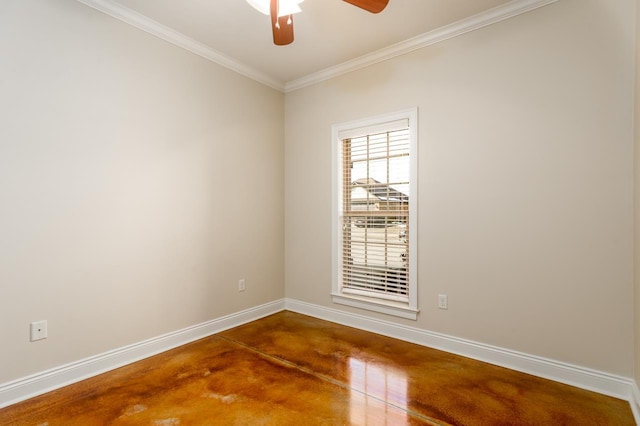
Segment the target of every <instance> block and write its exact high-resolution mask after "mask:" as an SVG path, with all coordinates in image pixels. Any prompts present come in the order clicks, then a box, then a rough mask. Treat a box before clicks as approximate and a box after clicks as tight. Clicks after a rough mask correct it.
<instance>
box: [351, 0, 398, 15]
mask: <svg viewBox="0 0 640 426" xmlns="http://www.w3.org/2000/svg"><path fill="white" fill-rule="evenodd" d="M344 1H346V2H347V3H351V4H352V5H354V6H358V7H359V8H360V9H364V10H366V11H368V12H371V13H380V12H382V10H383V9H384V8H385V7H387V4H389V0H344Z"/></svg>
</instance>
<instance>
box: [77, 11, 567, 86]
mask: <svg viewBox="0 0 640 426" xmlns="http://www.w3.org/2000/svg"><path fill="white" fill-rule="evenodd" d="M77 1H79V2H80V3H83V4H85V5H87V6H89V7H92V8H94V9H96V10H99V11H100V12H103V13H105V14H107V15H109V16H112V17H113V18H116V19H118V20H120V21H122V22H125V23H127V24H129V25H132V26H134V27H136V28H138V29H140V30H142V31H145V32H147V33H149V34H152V35H154V36H156V37H158V38H160V39H162V40H165V41H167V42H169V43H171V44H173V45H175V46H178V47H181V48H183V49H186V50H188V51H190V52H192V53H194V54H196V55H198V56H201V57H203V58H205V59H208V60H210V61H212V62H215V63H216V64H218V65H221V66H223V67H225V68H228V69H230V70H232V71H235V72H237V73H238V74H241V75H243V76H245V77H248V78H250V79H252V80H255V81H257V82H259V83H262V84H264V85H266V86H269V87H271V88H273V89H276V90H279V91H281V92H284V93H288V92H292V91H294V90H298V89H302V88H304V87H307V86H311V85H313V84H316V83H320V82H322V81H326V80H329V79H332V78H335V77H338V76H341V75H343V74H347V73H349V72H352V71H356V70H359V69H362V68H365V67H368V66H370V65H374V64H377V63H379V62H383V61H386V60H389V59H392V58H395V57H397V56H401V55H404V54H407V53H410V52H413V51H414V50H418V49H421V48H423V47H426V46H430V45H432V44H436V43H439V42H441V41H445V40H448V39H450V38H453V37H457V36H459V35H462V34H465V33H468V32H471V31H475V30H477V29H480V28H483V27H486V26H488V25H492V24H495V23H497V22H500V21H504V20H505V19H509V18H512V17H514V16H517V15H520V14H522V13H526V12H529V11H531V10H534V9H537V8H540V7H543V6H546V5H548V4H551V3H555V2H556V1H558V0H513V1H511V2H509V3H507V4H505V5H502V6H498V7H496V8H493V9H490V10H488V11H485V12H482V13H479V14H477V15H474V16H471V17H469V18H466V19H462V20H460V21H458V22H454V23H453V24H450V25H447V26H444V27H442V28H438V29H436V30H433V31H429V32H427V33H424V34H421V35H419V36H416V37H413V38H410V39H408V40H405V41H402V42H400V43H396V44H394V45H391V46H388V47H385V48H383V49H380V50H377V51H375V52H372V53H369V54H366V55H363V56H360V57H358V58H355V59H353V60H350V61H347V62H344V63H342V64H338V65H336V66H333V67H329V68H326V69H324V70H321V71H318V72H315V73H312V74H309V75H307V76H304V77H301V78H298V79H296V80H291V81H288V82H286V83H284V84H283V83H282V82H280V81H278V80H276V79H274V78H272V77H270V76H269V75H267V74H265V73H263V72H260V71H258V70H256V69H254V68H252V67H249V66H247V65H245V64H243V63H241V62H239V61H237V60H235V59H233V58H231V57H229V56H227V55H224V54H222V53H221V52H218V51H217V50H215V49H212V48H211V47H209V46H207V45H205V44H204V43H200V42H199V41H196V40H194V39H192V38H190V37H187V36H186V35H184V34H182V33H180V32H178V31H176V30H173V29H171V28H169V27H167V26H164V25H162V24H160V23H159V22H156V21H154V20H153V19H150V18H148V17H146V16H144V15H142V14H140V13H138V12H136V11H134V10H131V9H129V8H127V7H125V6H122V5H121V4H119V3H116V2H115V1H114V0H77Z"/></svg>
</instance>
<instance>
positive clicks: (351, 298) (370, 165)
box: [332, 109, 418, 319]
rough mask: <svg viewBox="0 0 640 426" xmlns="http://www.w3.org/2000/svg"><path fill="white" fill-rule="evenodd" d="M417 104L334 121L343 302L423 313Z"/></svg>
mask: <svg viewBox="0 0 640 426" xmlns="http://www.w3.org/2000/svg"><path fill="white" fill-rule="evenodd" d="M416 127H417V110H416V109H412V110H407V111H401V112H398V113H394V114H388V115H385V116H380V117H374V118H370V119H365V120H360V121H355V122H350V123H344V124H337V125H334V126H333V132H332V133H333V157H334V162H333V165H334V167H333V177H334V184H333V186H334V188H333V262H334V263H333V289H332V297H333V301H334V302H336V303H341V304H346V305H350V306H355V307H359V308H364V309H369V310H373V311H378V312H383V313H387V314H391V315H396V316H400V317H403V318H410V319H416V317H417V312H418V310H417V291H416V290H417V283H416V272H415V271H416V265H415V263H416V262H415V260H414V259H415V258H416V243H415V240H416V217H417V215H416V207H417V203H416V202H415V200H416V196H415V195H416V194H417V152H416V151H417V128H416Z"/></svg>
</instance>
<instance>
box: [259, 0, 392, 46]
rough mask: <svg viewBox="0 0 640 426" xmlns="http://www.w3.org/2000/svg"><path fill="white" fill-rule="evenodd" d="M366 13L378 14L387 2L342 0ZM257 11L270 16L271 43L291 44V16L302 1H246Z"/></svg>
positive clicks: (382, 0) (384, 0) (386, 0)
mask: <svg viewBox="0 0 640 426" xmlns="http://www.w3.org/2000/svg"><path fill="white" fill-rule="evenodd" d="M344 1H346V2H347V3H351V4H352V5H354V6H357V7H359V8H360V9H364V10H366V11H367V12H371V13H379V12H382V10H383V9H384V8H385V7H387V4H388V3H389V0H344ZM247 2H248V3H249V4H250V5H251V6H253V7H254V8H255V9H257V10H258V11H260V12H262V13H264V14H265V15H270V16H271V29H272V30H273V43H274V44H276V45H278V46H284V45H287V44H290V43H292V42H293V15H294V14H295V13H298V12H301V9H300V6H299V4H300V3H302V2H303V0H247Z"/></svg>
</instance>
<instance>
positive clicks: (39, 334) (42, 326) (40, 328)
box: [31, 320, 47, 342]
mask: <svg viewBox="0 0 640 426" xmlns="http://www.w3.org/2000/svg"><path fill="white" fill-rule="evenodd" d="M46 338H47V321H46V320H44V321H34V322H32V323H31V341H32V342H35V341H36V340H42V339H46Z"/></svg>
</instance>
